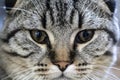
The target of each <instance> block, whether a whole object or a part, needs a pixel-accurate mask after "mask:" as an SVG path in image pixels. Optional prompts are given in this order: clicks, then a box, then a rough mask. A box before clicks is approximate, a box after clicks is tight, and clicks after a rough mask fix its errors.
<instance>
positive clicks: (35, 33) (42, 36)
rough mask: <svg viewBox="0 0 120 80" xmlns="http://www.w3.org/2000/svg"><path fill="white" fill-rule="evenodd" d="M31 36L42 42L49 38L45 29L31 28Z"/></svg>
mask: <svg viewBox="0 0 120 80" xmlns="http://www.w3.org/2000/svg"><path fill="white" fill-rule="evenodd" d="M30 34H31V37H32V39H33V40H34V41H36V42H37V43H40V44H44V43H45V41H46V38H47V34H46V32H45V31H42V30H31V31H30Z"/></svg>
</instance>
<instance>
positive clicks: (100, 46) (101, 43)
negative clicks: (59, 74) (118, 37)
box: [78, 33, 112, 56]
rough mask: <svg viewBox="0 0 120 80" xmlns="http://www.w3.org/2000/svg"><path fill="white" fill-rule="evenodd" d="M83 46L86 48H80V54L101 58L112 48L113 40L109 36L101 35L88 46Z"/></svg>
mask: <svg viewBox="0 0 120 80" xmlns="http://www.w3.org/2000/svg"><path fill="white" fill-rule="evenodd" d="M82 45H83V44H82ZM83 46H84V47H83V48H82V49H81V48H80V47H79V46H78V47H79V48H78V49H79V54H83V53H84V54H88V55H92V56H100V55H103V54H104V53H105V52H106V51H107V50H108V49H109V48H110V47H111V46H112V39H111V38H109V36H108V34H106V33H101V34H100V35H98V36H97V37H96V38H94V39H93V40H92V41H91V42H88V44H85V45H83Z"/></svg>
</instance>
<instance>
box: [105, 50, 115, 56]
mask: <svg viewBox="0 0 120 80" xmlns="http://www.w3.org/2000/svg"><path fill="white" fill-rule="evenodd" d="M104 55H105V56H113V53H112V52H110V51H106V52H105V53H104Z"/></svg>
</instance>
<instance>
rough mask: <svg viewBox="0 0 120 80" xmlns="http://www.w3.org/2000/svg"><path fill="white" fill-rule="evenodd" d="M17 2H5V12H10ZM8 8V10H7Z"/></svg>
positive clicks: (9, 0) (7, 0) (8, 0)
mask: <svg viewBox="0 0 120 80" xmlns="http://www.w3.org/2000/svg"><path fill="white" fill-rule="evenodd" d="M16 1H17V0H5V6H6V9H7V10H11V9H10V8H13V7H14V5H15V3H16ZM7 7H8V8H7Z"/></svg>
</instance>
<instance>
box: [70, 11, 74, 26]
mask: <svg viewBox="0 0 120 80" xmlns="http://www.w3.org/2000/svg"><path fill="white" fill-rule="evenodd" d="M74 15H75V10H74V9H73V10H72V11H71V14H70V23H71V24H73V17H74Z"/></svg>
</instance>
